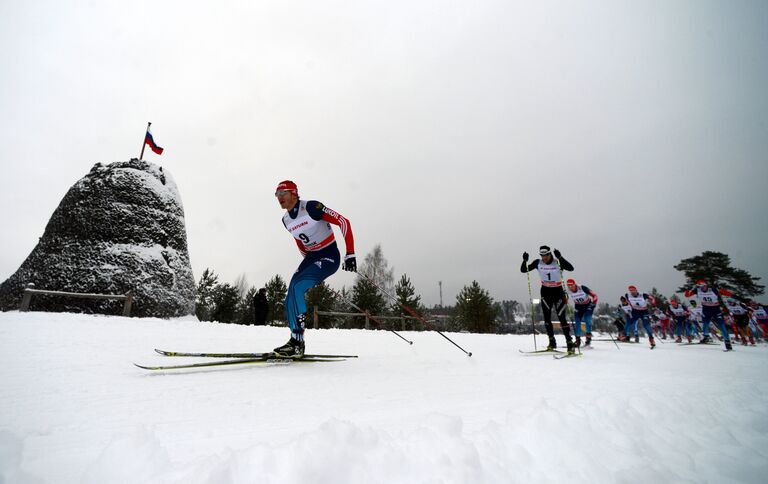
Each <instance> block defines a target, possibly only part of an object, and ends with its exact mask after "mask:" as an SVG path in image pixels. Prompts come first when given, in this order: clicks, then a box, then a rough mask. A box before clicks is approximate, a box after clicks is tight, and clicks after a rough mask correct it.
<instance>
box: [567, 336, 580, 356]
mask: <svg viewBox="0 0 768 484" xmlns="http://www.w3.org/2000/svg"><path fill="white" fill-rule="evenodd" d="M576 339H578V337H576ZM566 346H567V347H568V354H569V355H575V354H576V344H575V343H574V342H573V340H570V339H569V340H568V341H566Z"/></svg>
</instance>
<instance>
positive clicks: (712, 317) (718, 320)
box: [701, 310, 731, 341]
mask: <svg viewBox="0 0 768 484" xmlns="http://www.w3.org/2000/svg"><path fill="white" fill-rule="evenodd" d="M701 321H702V323H704V324H703V325H704V336H709V323H710V322H712V321H714V323H715V325H717V327H718V329H720V332H722V333H723V339H724V340H725V341H731V335H730V334H729V333H728V327H727V326H726V325H725V319H724V318H723V313H721V312H720V311H719V310H718V312H716V313H710V314H707V313H706V312H705V313H704V315H703V316H702V318H701Z"/></svg>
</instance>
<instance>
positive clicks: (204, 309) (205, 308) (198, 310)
mask: <svg viewBox="0 0 768 484" xmlns="http://www.w3.org/2000/svg"><path fill="white" fill-rule="evenodd" d="M218 282H219V276H217V275H216V273H215V272H213V271H212V270H211V269H208V268H206V269H205V270H204V271H203V275H202V276H200V282H198V283H197V294H196V297H195V315H196V316H197V319H199V320H200V321H210V320H211V313H212V311H213V293H214V290H215V289H216V286H217V285H218Z"/></svg>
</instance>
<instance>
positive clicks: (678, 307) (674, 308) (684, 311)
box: [667, 298, 693, 343]
mask: <svg viewBox="0 0 768 484" xmlns="http://www.w3.org/2000/svg"><path fill="white" fill-rule="evenodd" d="M667 313H668V314H669V315H670V316H671V317H672V318H673V319H674V320H675V336H676V339H675V343H682V342H683V330H685V336H686V338H688V342H689V343H690V342H692V341H693V336H692V335H691V330H690V328H689V326H688V317H689V316H690V314H691V313H689V312H688V308H687V307H685V304H680V303H679V302H678V300H677V299H675V298H673V299H671V300H670V301H669V309H667Z"/></svg>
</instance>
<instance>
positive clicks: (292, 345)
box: [272, 336, 304, 358]
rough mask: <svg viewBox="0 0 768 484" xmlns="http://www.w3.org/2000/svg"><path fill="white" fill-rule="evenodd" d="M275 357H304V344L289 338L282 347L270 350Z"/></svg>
mask: <svg viewBox="0 0 768 484" xmlns="http://www.w3.org/2000/svg"><path fill="white" fill-rule="evenodd" d="M272 351H273V352H274V353H275V355H277V356H287V357H289V358H301V357H302V356H304V342H303V341H299V340H297V339H295V338H294V337H293V336H291V339H289V340H288V342H287V343H285V344H284V345H283V346H280V347H278V348H275V349H274V350H272Z"/></svg>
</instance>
